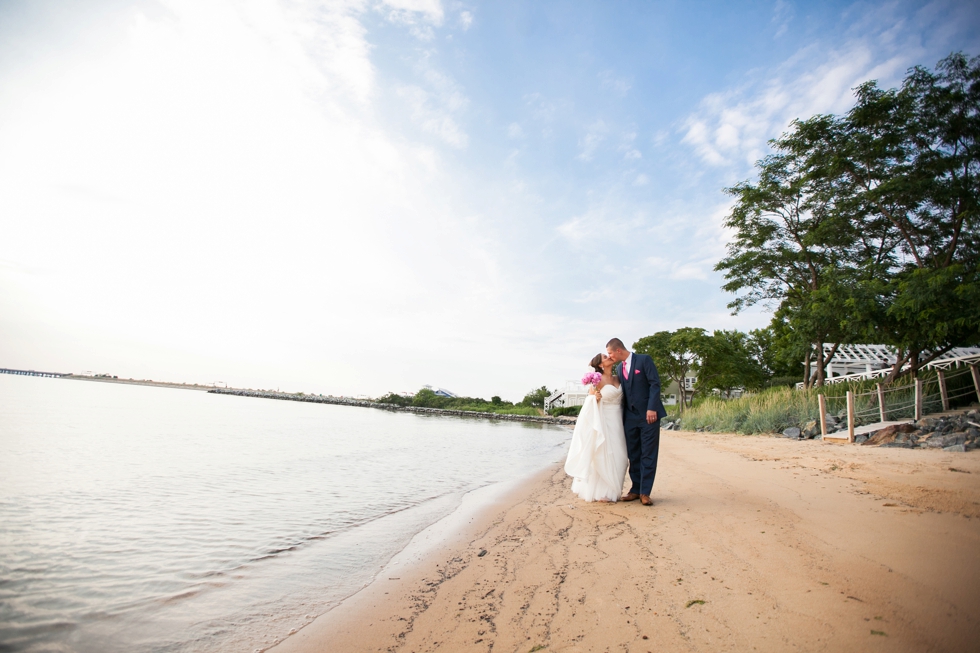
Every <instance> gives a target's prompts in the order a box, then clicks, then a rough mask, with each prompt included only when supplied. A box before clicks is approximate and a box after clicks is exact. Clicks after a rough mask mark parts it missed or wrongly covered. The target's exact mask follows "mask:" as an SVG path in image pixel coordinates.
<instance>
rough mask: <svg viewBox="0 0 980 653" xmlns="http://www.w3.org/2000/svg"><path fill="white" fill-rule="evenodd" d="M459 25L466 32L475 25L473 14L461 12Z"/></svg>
mask: <svg viewBox="0 0 980 653" xmlns="http://www.w3.org/2000/svg"><path fill="white" fill-rule="evenodd" d="M459 25H460V27H462V28H463V31H464V32H465V31H466V30H468V29H469V28H470V27H472V25H473V14H472V12H469V11H461V12H460V13H459Z"/></svg>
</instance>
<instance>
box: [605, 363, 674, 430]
mask: <svg viewBox="0 0 980 653" xmlns="http://www.w3.org/2000/svg"><path fill="white" fill-rule="evenodd" d="M630 362H631V363H632V366H631V369H630V374H629V376H630V378H628V379H627V378H626V377H625V376H624V375H623V364H622V363H620V364H619V370H618V371H617V372H618V374H619V382H620V383H621V384H622V386H623V421H624V422H627V421H633V420H635V419H636V416H639V418H640V419H642V421H643V422H644V423H646V419H647V411H648V410H655V411H657V416H658V417H657V419H658V421H659V420H661V419H663V418H664V417H667V410H666V409H665V408H664V403H663V401H662V400H661V399H660V374H659V373H658V372H657V366H656V365H654V363H653V359H652V358H650V357H649V356H647V355H646V354H637V353H636V352H633V360H632V361H630ZM631 418H632V419H631Z"/></svg>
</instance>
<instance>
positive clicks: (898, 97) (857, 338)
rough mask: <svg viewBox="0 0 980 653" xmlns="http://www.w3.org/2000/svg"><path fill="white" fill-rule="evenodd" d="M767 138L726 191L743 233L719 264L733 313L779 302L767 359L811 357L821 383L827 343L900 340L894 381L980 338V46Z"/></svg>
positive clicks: (732, 223) (731, 221) (869, 86)
mask: <svg viewBox="0 0 980 653" xmlns="http://www.w3.org/2000/svg"><path fill="white" fill-rule="evenodd" d="M771 146H772V148H773V153H772V154H770V155H769V156H767V157H765V158H764V159H762V160H761V161H759V162H758V164H757V166H758V173H759V175H758V180H757V181H756V182H754V183H752V182H743V183H740V184H737V185H735V186H734V187H732V188H730V189H728V192H729V193H730V194H731V195H733V196H734V198H735V204H734V206H733V208H732V212H731V214H730V215H729V217H728V219H727V221H726V226H727V227H729V228H730V229H733V230H734V231H735V237H734V239H733V240H732V242H731V244H730V245H729V249H728V254H727V256H726V257H725V258H724V259H723V260H722V261H720V262H719V263H718V265H717V266H716V269H718V270H720V271H723V272H724V273H725V280H726V283H725V285H724V288H725V289H726V290H728V291H730V292H732V293H735V294H736V298H735V299H734V300H733V301H732V303H731V304H730V305H729V306H730V307H731V308H732V309H733V310H734V311H735V312H738V311H740V310H743V309H744V308H746V307H749V306H752V305H753V304H756V303H759V302H761V303H763V304H764V305H766V306H768V307H770V308H772V309H773V310H774V311H775V313H774V319H773V325H772V332H773V344H775V345H776V346H777V347H776V348H777V350H778V351H779V352H780V353H777V354H776V355H774V356H773V357H772V358H771V360H769V361H768V362H767V365H768V367H769V369H770V370H771V371H775V366H777V365H782V364H784V363H787V362H788V360H787V359H792V358H794V357H796V360H803V359H806V360H808V361H809V359H810V357H811V355H815V357H816V359H815V362H816V369H815V371H814V372H813V374H812V375H811V373H810V370H809V367H808V368H807V370H806V372H805V378H804V380H805V381H806V382H807V383H808V384H809V383H811V381H812V382H815V383H816V384H817V385H821V384H822V382H823V380H824V367H825V365H826V364H827V363H829V362H830V358H831V356H832V355H833V354H832V352H831V355H830V356H825V355H824V354H823V344H824V343H847V342H869V341H870V342H878V343H882V344H888V345H892V346H894V347H895V348H896V349H898V351H899V360H898V361H897V363H896V366H895V368H894V371H893V375H892V379H890V380H893V379H894V377H895V376H897V375H898V372H899V370H900V368H901V366H902V365H904V364H905V363H906V362H908V363H911V366H912V368H913V372H914V371H915V369H917V368H918V367H919V366H920V365H922V364H924V363H926V362H928V361H929V360H931V359H932V358H934V357H936V356H938V355H941V354H942V353H944V352H945V351H948V350H949V349H951V348H952V347H955V346H963V345H973V344H976V343H977V342H980V271H978V264H980V57H977V58H973V59H968V58H967V57H965V56H964V55H963V54H954V55H951V56H949V57H947V58H946V59H943V60H942V61H940V62H939V64H938V65H937V66H936V70H935V71H929V70H926V69H925V68H922V67H917V68H914V69H912V70H911V71H910V72H909V75H908V76H907V77H906V79H905V81H904V82H903V84H902V87H901V88H900V89H890V90H882V89H880V88H878V86H877V84H876V82H867V83H865V84H863V85H861V86H860V87H859V88H858V89H857V90H856V102H855V105H854V107H853V108H852V109H851V110H850V111H848V112H847V114H846V115H844V116H816V117H813V118H810V119H808V120H798V121H795V122H793V124H792V126H791V128H790V130H789V131H788V132H787V133H785V134H783V135H782V136H781V137H780V138H778V139H775V140H773V141H772V142H771ZM923 352H928V354H926V355H925V357H923V358H920V355H921V354H922V353H923ZM808 366H809V363H808ZM784 372H786V370H785V369H782V370H780V373H784Z"/></svg>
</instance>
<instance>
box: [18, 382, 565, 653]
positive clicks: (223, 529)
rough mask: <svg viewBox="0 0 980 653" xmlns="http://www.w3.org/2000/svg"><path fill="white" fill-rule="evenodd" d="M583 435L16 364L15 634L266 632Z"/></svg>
mask: <svg viewBox="0 0 980 653" xmlns="http://www.w3.org/2000/svg"><path fill="white" fill-rule="evenodd" d="M528 429H531V431H529V430H528ZM567 438H568V434H567V432H566V431H564V430H563V429H559V428H556V427H552V426H548V425H541V424H527V423H512V422H492V421H487V420H480V419H459V418H447V417H438V416H428V415H427V416H419V415H413V414H405V413H390V412H386V411H379V410H372V409H361V408H350V407H342V406H329V405H315V404H303V403H294V402H278V401H272V400H260V399H250V398H242V397H233V396H223V395H209V394H206V393H203V392H194V391H186V390H170V389H160V388H147V387H140V386H125V385H109V384H99V383H88V382H82V381H68V380H59V379H40V378H32V377H2V376H0V650H10V651H67V650H72V651H171V650H173V651H177V650H180V651H187V650H191V651H194V650H211V649H215V648H232V649H234V650H253V649H255V648H262V647H264V646H267V645H269V644H271V643H273V641H274V640H275V639H276V638H278V637H281V636H282V635H284V634H285V633H286V632H288V631H289V630H290V629H292V628H295V627H298V626H300V625H302V624H303V623H306V622H307V621H308V620H309V619H310V618H312V616H313V615H315V614H318V613H320V612H322V611H323V610H325V609H327V608H328V607H329V606H330V605H331V604H333V603H335V602H336V601H338V600H340V599H341V598H343V597H344V596H346V595H348V594H349V593H350V592H351V591H353V590H354V589H355V588H357V587H360V586H361V585H363V584H364V583H366V582H368V581H369V580H370V579H371V578H372V577H373V575H374V573H376V571H377V569H378V568H379V567H380V566H381V565H382V564H383V563H384V561H385V560H387V559H388V558H389V557H390V556H391V555H393V554H394V553H395V552H397V551H398V550H399V549H401V548H402V547H403V546H404V545H405V543H406V542H407V541H408V540H409V539H410V538H411V537H412V535H413V534H414V533H416V532H418V531H419V530H421V529H422V528H424V527H425V526H426V525H428V524H430V523H432V522H433V521H435V520H437V519H439V518H440V517H442V516H444V515H446V514H449V513H450V512H452V511H453V510H454V509H455V508H456V506H458V505H459V502H460V500H461V497H462V496H463V494H464V493H466V492H468V491H470V490H473V489H475V488H478V487H483V486H486V485H488V484H492V483H500V482H504V481H508V480H511V479H513V478H516V477H520V476H524V475H527V474H530V473H533V472H534V471H536V470H538V469H541V468H542V467H544V466H545V465H547V464H548V463H551V462H554V461H557V460H559V459H560V458H561V456H562V453H563V447H564V444H565V443H566V442H567Z"/></svg>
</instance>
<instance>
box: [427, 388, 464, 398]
mask: <svg viewBox="0 0 980 653" xmlns="http://www.w3.org/2000/svg"><path fill="white" fill-rule="evenodd" d="M423 387H424V388H425V389H426V390H432V392H434V393H435V395H436V396H437V397H446V398H448V399H455V398H456V397H457V395H456V393H454V392H450V391H449V390H446V389H445V388H433V387H432V386H431V385H426V386H423Z"/></svg>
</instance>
